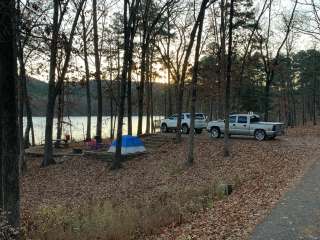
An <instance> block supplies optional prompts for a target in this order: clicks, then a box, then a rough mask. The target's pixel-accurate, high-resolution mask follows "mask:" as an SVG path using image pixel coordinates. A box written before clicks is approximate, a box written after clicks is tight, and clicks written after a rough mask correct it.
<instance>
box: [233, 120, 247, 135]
mask: <svg viewBox="0 0 320 240" xmlns="http://www.w3.org/2000/svg"><path fill="white" fill-rule="evenodd" d="M234 128H235V132H236V133H235V134H238V135H248V134H249V130H250V124H249V122H248V116H238V119H237V122H236V123H235V127H234Z"/></svg>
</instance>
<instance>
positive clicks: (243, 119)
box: [238, 116, 247, 123]
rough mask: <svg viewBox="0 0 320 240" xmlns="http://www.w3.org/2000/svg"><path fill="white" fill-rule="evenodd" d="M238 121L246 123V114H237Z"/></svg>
mask: <svg viewBox="0 0 320 240" xmlns="http://www.w3.org/2000/svg"><path fill="white" fill-rule="evenodd" d="M238 123H247V117H246V116H239V117H238Z"/></svg>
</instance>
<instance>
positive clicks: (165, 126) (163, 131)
mask: <svg viewBox="0 0 320 240" xmlns="http://www.w3.org/2000/svg"><path fill="white" fill-rule="evenodd" d="M160 130H161V132H162V133H167V132H168V127H167V124H165V123H162V124H161V129H160Z"/></svg>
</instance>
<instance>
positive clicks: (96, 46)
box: [92, 0, 102, 140]
mask: <svg viewBox="0 0 320 240" xmlns="http://www.w3.org/2000/svg"><path fill="white" fill-rule="evenodd" d="M92 12H93V45H94V59H95V68H96V72H95V80H96V82H97V99H98V112H97V129H96V136H97V140H101V137H102V88H101V72H100V57H99V39H98V19H97V0H92Z"/></svg>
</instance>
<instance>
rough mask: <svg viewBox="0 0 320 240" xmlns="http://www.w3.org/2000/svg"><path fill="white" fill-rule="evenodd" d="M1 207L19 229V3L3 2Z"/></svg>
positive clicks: (0, 46) (0, 8) (0, 44)
mask: <svg viewBox="0 0 320 240" xmlns="http://www.w3.org/2000/svg"><path fill="white" fill-rule="evenodd" d="M0 16H1V18H0V29H1V32H2V34H0V96H1V101H0V134H1V136H0V170H1V172H0V179H1V180H0V188H1V189H0V192H1V193H0V208H2V209H3V210H4V211H5V212H6V215H7V219H8V223H9V224H10V225H12V226H14V227H17V228H18V227H19V222H20V221H19V220H20V214H19V201H20V195H19V126H18V124H17V123H18V115H17V102H16V96H17V86H16V83H17V63H16V60H17V58H16V23H15V16H16V12H15V1H13V0H3V1H1V3H0Z"/></svg>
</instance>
